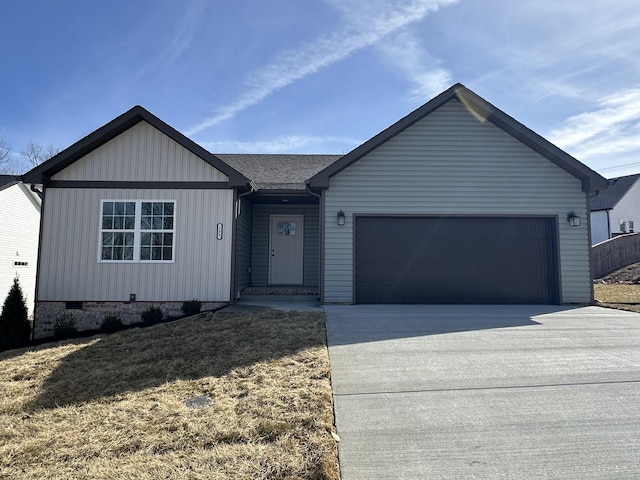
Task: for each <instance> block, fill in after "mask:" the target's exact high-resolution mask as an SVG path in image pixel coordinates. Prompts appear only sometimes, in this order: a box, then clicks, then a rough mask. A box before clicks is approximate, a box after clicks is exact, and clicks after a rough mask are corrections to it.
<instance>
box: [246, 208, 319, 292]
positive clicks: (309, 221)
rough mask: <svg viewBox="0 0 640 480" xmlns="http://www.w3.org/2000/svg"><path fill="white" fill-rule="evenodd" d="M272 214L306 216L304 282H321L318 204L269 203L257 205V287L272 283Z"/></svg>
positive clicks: (253, 271)
mask: <svg viewBox="0 0 640 480" xmlns="http://www.w3.org/2000/svg"><path fill="white" fill-rule="evenodd" d="M270 215H304V244H303V255H304V258H303V282H304V283H303V285H304V286H305V287H318V285H319V262H320V259H319V256H318V252H319V250H318V248H319V239H320V235H319V232H320V228H319V224H318V220H319V213H318V205H268V204H255V205H254V206H253V237H252V238H253V240H252V257H253V260H252V262H251V282H252V286H254V287H266V286H268V285H269V243H270V242H269V228H270V222H269V217H270Z"/></svg>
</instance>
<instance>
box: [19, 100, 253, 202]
mask: <svg viewBox="0 0 640 480" xmlns="http://www.w3.org/2000/svg"><path fill="white" fill-rule="evenodd" d="M142 121H145V122H147V123H149V124H150V125H152V126H153V127H155V128H157V129H158V130H160V131H161V132H162V133H164V134H165V135H167V136H168V137H169V138H171V139H172V140H174V141H176V142H177V143H179V144H180V145H182V146H183V147H184V148H186V149H187V150H189V151H190V152H192V153H193V154H195V155H197V156H198V157H200V158H201V159H202V160H204V161H205V162H207V163H208V164H210V165H211V166H212V167H214V168H216V169H217V170H219V171H221V172H222V173H223V174H225V175H226V176H227V177H228V179H229V180H228V184H229V187H230V188H238V189H240V190H250V189H251V188H252V186H251V181H250V180H249V179H248V178H247V177H245V176H244V175H242V174H241V173H240V172H238V171H237V170H235V169H234V168H232V167H231V166H229V165H227V164H226V163H225V162H223V161H222V160H221V159H219V158H218V157H216V156H215V155H213V154H212V153H211V152H209V151H207V150H205V149H204V148H203V147H201V146H200V145H198V144H197V143H195V142H194V141H193V140H191V139H189V138H187V137H186V136H185V135H183V134H182V133H180V132H178V131H177V130H176V129H175V128H173V127H171V126H170V125H168V124H167V123H165V122H163V121H162V120H160V119H159V118H158V117H156V116H155V115H153V114H152V113H151V112H149V111H147V110H146V109H144V108H143V107H141V106H140V105H136V106H135V107H133V108H132V109H131V110H129V111H127V112H125V113H123V114H122V115H120V116H118V117H116V118H115V119H113V120H112V121H110V122H109V123H107V124H106V125H103V126H102V127H100V128H98V129H97V130H95V131H94V132H93V133H90V134H89V135H87V136H86V137H84V138H83V139H81V140H79V141H78V142H76V143H74V144H73V145H71V146H70V147H68V148H66V149H65V150H63V151H61V152H60V153H58V154H57V155H55V156H53V157H52V158H50V159H49V160H47V161H46V162H44V163H42V164H40V165H38V166H37V167H35V168H33V169H32V170H30V171H28V172H27V173H25V174H24V175H23V176H22V181H24V182H25V183H30V184H44V185H46V184H47V183H48V181H49V179H51V177H53V176H54V175H55V174H56V173H58V172H60V171H62V170H63V169H65V168H67V167H68V166H69V165H71V164H72V163H74V162H75V161H77V160H79V159H80V158H82V157H84V156H85V155H87V154H88V153H90V152H92V151H93V150H95V149H97V148H98V147H100V146H102V145H104V144H105V143H107V142H108V141H110V140H112V139H114V138H115V137H117V136H118V135H120V134H121V133H123V132H125V131H126V130H128V129H130V128H131V127H133V126H135V125H137V124H138V123H140V122H142Z"/></svg>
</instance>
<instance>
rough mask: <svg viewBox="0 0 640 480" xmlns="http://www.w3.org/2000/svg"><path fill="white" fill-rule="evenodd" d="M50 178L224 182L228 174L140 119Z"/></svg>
mask: <svg viewBox="0 0 640 480" xmlns="http://www.w3.org/2000/svg"><path fill="white" fill-rule="evenodd" d="M52 180H91V181H140V182H159V181H175V182H181V181H182V182H188V181H198V182H224V181H227V180H228V177H227V176H226V175H224V174H223V173H222V172H220V171H219V170H217V169H215V168H213V167H211V165H209V164H208V163H207V162H205V161H203V160H202V159H201V158H200V157H198V156H197V155H196V154H194V153H192V152H190V151H189V150H187V149H186V148H184V147H183V146H182V145H180V144H179V143H177V142H176V141H174V140H173V139H171V138H170V137H168V136H167V135H165V134H164V133H162V132H161V131H160V130H158V129H156V128H155V127H153V126H152V125H150V124H148V123H147V122H144V121H142V122H140V123H138V124H136V125H134V126H133V127H131V128H130V129H128V130H126V131H125V132H123V133H121V134H120V135H118V136H117V137H115V138H114V139H112V140H110V141H109V142H107V143H105V144H104V145H102V146H100V147H98V148H96V149H95V150H94V151H92V152H90V153H88V154H87V155H85V156H84V157H83V158H81V159H79V160H78V161H76V162H74V163H73V164H71V165H70V166H68V167H67V168H65V169H64V170H62V171H61V172H58V173H57V174H55V175H54V176H53V177H52Z"/></svg>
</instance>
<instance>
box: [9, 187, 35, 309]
mask: <svg viewBox="0 0 640 480" xmlns="http://www.w3.org/2000/svg"><path fill="white" fill-rule="evenodd" d="M40 205H41V202H40V198H39V197H38V195H37V194H36V193H34V192H32V191H31V190H30V189H29V186H28V185H25V184H23V183H22V182H20V181H19V177H15V176H13V175H0V302H4V299H5V298H6V297H7V294H8V293H9V290H10V289H11V286H12V285H13V279H14V278H16V277H18V279H19V280H20V286H21V287H22V292H23V294H24V296H25V297H26V300H27V307H28V309H29V315H32V314H33V305H34V299H35V289H36V267H37V264H38V235H39V231H40Z"/></svg>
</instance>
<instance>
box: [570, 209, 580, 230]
mask: <svg viewBox="0 0 640 480" xmlns="http://www.w3.org/2000/svg"><path fill="white" fill-rule="evenodd" d="M567 221H568V222H569V225H571V226H572V227H579V226H580V217H579V216H578V214H577V213H576V212H574V211H573V210H571V211H570V212H569V213H568V214H567Z"/></svg>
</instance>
